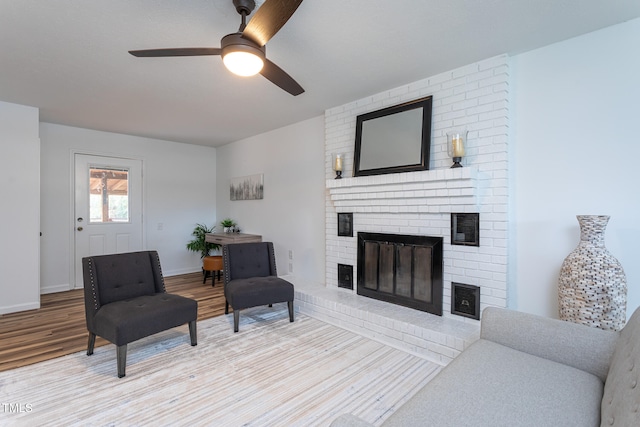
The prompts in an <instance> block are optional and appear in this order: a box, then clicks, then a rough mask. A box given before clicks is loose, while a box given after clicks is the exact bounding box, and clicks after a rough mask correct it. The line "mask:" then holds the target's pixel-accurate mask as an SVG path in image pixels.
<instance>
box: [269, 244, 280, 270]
mask: <svg viewBox="0 0 640 427" xmlns="http://www.w3.org/2000/svg"><path fill="white" fill-rule="evenodd" d="M268 245H269V255H270V257H269V258H270V259H269V262H271V265H270V266H269V267H271V270H272V271H273V275H274V276H276V277H278V269H277V268H276V251H273V250H271V246H273V243H271V242H269V243H268Z"/></svg>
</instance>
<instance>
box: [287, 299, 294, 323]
mask: <svg viewBox="0 0 640 427" xmlns="http://www.w3.org/2000/svg"><path fill="white" fill-rule="evenodd" d="M287 307H289V322H293V301H287Z"/></svg>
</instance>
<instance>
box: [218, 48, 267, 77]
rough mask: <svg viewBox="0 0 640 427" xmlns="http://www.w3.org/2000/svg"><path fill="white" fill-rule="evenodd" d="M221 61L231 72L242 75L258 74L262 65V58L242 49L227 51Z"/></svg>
mask: <svg viewBox="0 0 640 427" xmlns="http://www.w3.org/2000/svg"><path fill="white" fill-rule="evenodd" d="M222 61H223V62H224V65H225V67H227V69H228V70H229V71H231V72H232V73H233V74H237V75H239V76H244V77H248V76H254V75H256V74H258V73H259V72H260V71H261V70H262V67H263V66H264V61H263V60H262V58H260V57H259V56H257V55H255V54H253V53H250V52H242V51H235V52H229V53H227V54H225V55H224V57H223V58H222Z"/></svg>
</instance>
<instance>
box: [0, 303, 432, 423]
mask: <svg viewBox="0 0 640 427" xmlns="http://www.w3.org/2000/svg"><path fill="white" fill-rule="evenodd" d="M279 305H281V304H279ZM240 319H241V322H240V332H238V333H236V334H234V333H233V329H232V322H233V318H232V315H228V316H220V317H216V318H212V319H207V320H204V321H200V322H198V345H197V346H196V347H191V346H190V345H189V336H188V330H187V327H186V326H183V327H180V328H175V329H172V330H170V331H166V332H163V333H160V334H157V335H154V336H152V337H148V338H145V339H142V340H140V341H137V342H134V343H132V344H130V345H129V350H128V357H127V375H126V377H124V378H118V377H117V374H116V354H115V346H113V345H107V346H103V347H98V348H96V350H95V353H94V354H93V356H87V355H86V353H85V352H80V353H75V354H71V355H68V356H64V357H60V358H57V359H52V360H49V361H45V362H41V363H38V364H35V365H31V366H25V367H22V368H17V369H14V370H10V371H5V372H0V404H1V405H2V406H0V425H29V426H35V425H64V426H69V425H82V426H89V425H92V426H93V425H95V426H131V425H136V426H143V425H154V426H158V425H185V426H186V425H188V426H197V425H203V426H204V425H206V426H328V425H329V424H330V423H331V421H332V420H333V419H335V418H336V417H337V416H339V415H340V414H342V413H345V412H351V413H354V414H356V415H358V416H360V417H362V418H364V419H365V420H367V421H369V422H371V423H373V424H375V425H380V424H381V423H382V422H383V421H384V420H385V419H386V418H387V417H388V416H389V415H391V413H393V412H394V411H395V410H396V409H397V408H399V407H400V406H401V405H402V404H403V403H404V402H406V401H407V400H408V399H409V398H410V397H411V396H413V395H414V394H415V393H416V392H417V391H418V390H419V389H420V388H422V387H423V386H424V385H425V384H426V383H427V382H429V381H430V380H431V378H433V376H434V375H435V374H436V373H437V372H438V371H439V370H440V366H439V365H437V364H435V363H433V362H430V361H427V360H424V359H421V358H419V357H416V356H413V355H410V354H407V353H404V352H403V351H400V350H397V349H394V348H392V347H389V346H386V345H383V344H381V343H379V342H376V341H373V340H371V339H367V338H364V337H362V336H359V335H357V334H354V333H352V332H349V331H346V330H344V329H340V328H338V327H336V326H332V325H329V324H327V323H324V322H321V321H319V320H317V319H314V318H311V317H308V316H305V315H302V314H297V316H296V320H295V322H294V323H290V322H289V318H288V313H287V310H286V306H285V307H284V308H282V309H280V308H279V307H278V306H275V307H274V308H267V307H264V308H262V307H261V308H255V309H249V310H243V312H242V314H241V316H240Z"/></svg>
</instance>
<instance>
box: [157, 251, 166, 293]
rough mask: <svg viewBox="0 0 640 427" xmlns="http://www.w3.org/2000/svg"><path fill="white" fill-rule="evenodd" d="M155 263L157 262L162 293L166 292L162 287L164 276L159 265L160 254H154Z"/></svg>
mask: <svg viewBox="0 0 640 427" xmlns="http://www.w3.org/2000/svg"><path fill="white" fill-rule="evenodd" d="M156 261H157V262H158V270H159V271H160V283H161V284H162V292H167V290H166V289H165V287H164V275H163V274H162V265H160V254H158V253H157V252H156Z"/></svg>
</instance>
